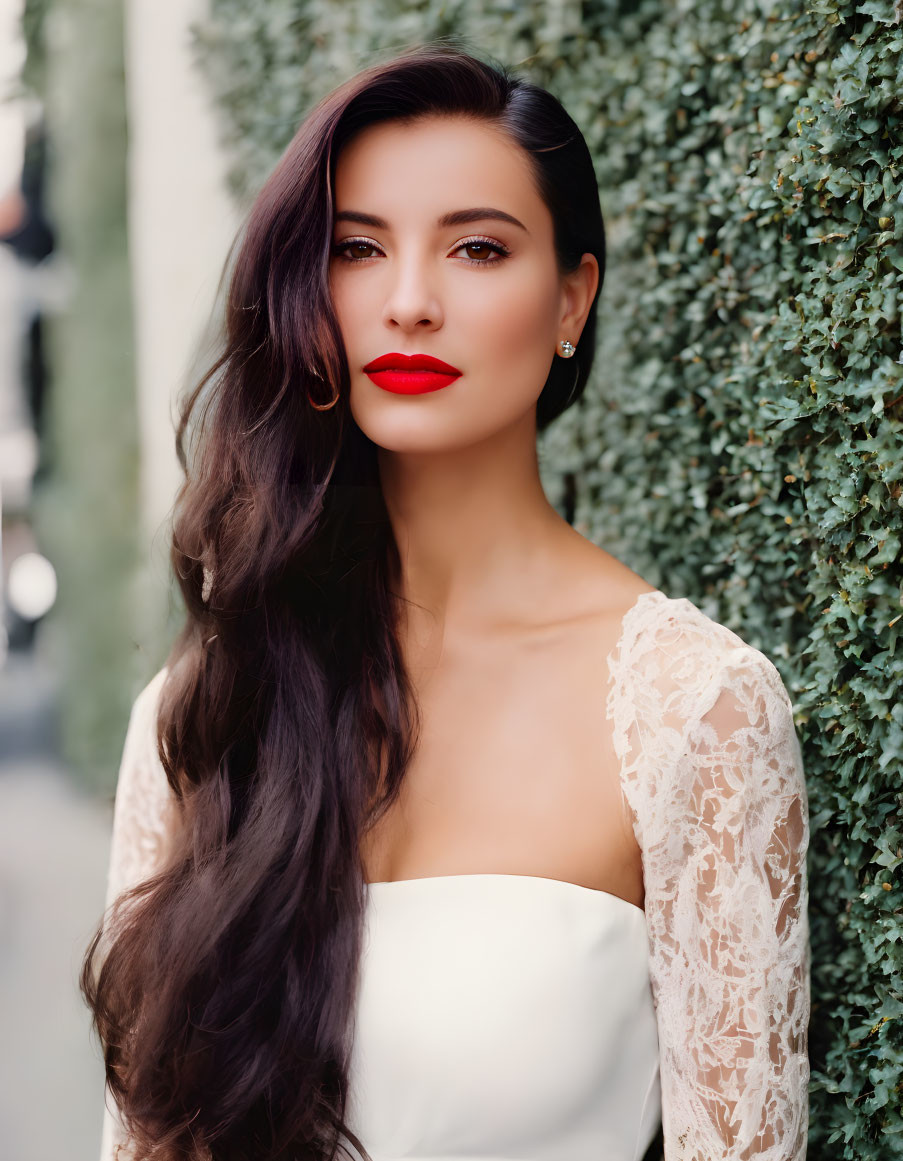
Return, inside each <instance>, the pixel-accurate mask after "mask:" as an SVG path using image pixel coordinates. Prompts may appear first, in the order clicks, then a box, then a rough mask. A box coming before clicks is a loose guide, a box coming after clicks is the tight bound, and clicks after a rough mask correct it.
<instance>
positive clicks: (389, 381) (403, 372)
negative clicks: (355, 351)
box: [364, 351, 462, 395]
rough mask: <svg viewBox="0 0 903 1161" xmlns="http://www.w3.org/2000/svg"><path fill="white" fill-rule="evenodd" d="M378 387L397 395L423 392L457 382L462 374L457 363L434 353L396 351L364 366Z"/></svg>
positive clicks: (366, 372) (420, 393) (436, 389)
mask: <svg viewBox="0 0 903 1161" xmlns="http://www.w3.org/2000/svg"><path fill="white" fill-rule="evenodd" d="M364 372H365V374H367V375H369V376H370V378H371V379H372V380H373V382H374V383H375V384H376V385H377V387H382V388H383V390H385V391H394V392H395V394H396V395H422V394H423V393H424V392H426V391H438V390H439V389H440V388H441V387H447V386H448V385H449V383H454V381H455V379H457V378H458V376H459V375H461V374H462V372H461V371H459V370H458V368H457V367H452V366H451V364H450V363H443V362H442V360H441V359H434V358H433V356H432V355H402V354H399V353H398V352H397V351H392V352H390V353H389V354H388V355H380V356H379V358H378V359H374V360H373V361H372V362H371V363H368V364H367V366H366V367H364Z"/></svg>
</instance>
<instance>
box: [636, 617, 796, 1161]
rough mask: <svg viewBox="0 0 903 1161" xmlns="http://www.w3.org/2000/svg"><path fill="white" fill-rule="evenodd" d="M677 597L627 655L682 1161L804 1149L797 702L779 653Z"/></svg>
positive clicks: (648, 883) (674, 1134)
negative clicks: (778, 664) (775, 656)
mask: <svg viewBox="0 0 903 1161" xmlns="http://www.w3.org/2000/svg"><path fill="white" fill-rule="evenodd" d="M670 605H671V606H672V607H671V609H670V610H669V614H670V615H668V616H667V617H665V618H663V619H661V620H659V621H658V622H656V623H653V624H648V625H647V627H646V632H645V633H644V634H640V635H638V636H637V637H636V638H635V639H634V642H633V645H634V650H633V654H632V655H630V654H628V655H626V656H625V655H623V654H622V657H621V664H622V667H623V668H624V672H622V677H626V676H627V675H628V674H627V672H626V671H627V670H628V669H629V676H630V678H631V684H630V689H631V693H632V695H633V696H632V697H630V698H626V699H623V700H622V701H621V702H620V703H619V704H618V705H617V706H616V710H617V712H616V718H615V722H616V735H617V738H618V741H619V744H620V745H621V747H622V748H623V752H624V755H625V759H626V760H625V763H624V767H623V769H624V778H623V789H624V793H625V801H626V804H627V806H628V807H629V808H630V816H631V823H632V825H633V827H634V832H635V834H636V835H637V839H638V841H639V843H640V846H641V848H642V854H643V876H644V883H645V911H646V917H647V929H648V934H649V952H650V980H651V984H652V991H653V997H654V1002H655V1008H656V1017H657V1025H658V1035H659V1058H660V1074H661V1094H662V1126H663V1134H664V1145H665V1161H750V1159H752V1158H755V1159H756V1161H804V1158H805V1156H806V1141H807V1130H808V1082H809V1060H808V1054H807V1048H808V1022H809V971H810V950H809V928H808V915H807V903H808V888H807V877H806V853H807V848H808V842H809V818H808V800H807V793H806V785H805V779H804V773H803V767H802V759H801V753H800V747H799V742H798V739H797V735H796V732H795V729H794V724H793V716H792V707H791V703H790V699H789V697H788V695H787V691H786V689H785V688H784V685H783V682H782V681H781V678H780V675H779V673H778V671H777V669H776V668H775V666H774V665H773V664H772V662H771V661H770V660H769V659H768V658H767V657H766V656H765V655H764V654H763V653H761V652H759V651H758V650H756V649H754V648H752V647H751V646H749V645H747V644H746V643H744V642H743V641H742V640H741V638H739V637H738V636H737V635H736V634H734V633H732V632H731V631H730V630H728V629H727V628H726V627H724V626H721V625H719V624H718V623H717V622H715V621H713V620H711V619H710V618H708V617H706V616H705V615H704V614H702V613H701V612H700V611H699V610H697V609H696V608H695V606H693V605H691V604H690V602H688V601H686V600H683V599H681V600H680V601H672V602H670ZM629 703H632V709H631V705H630V704H629ZM628 747H629V748H628Z"/></svg>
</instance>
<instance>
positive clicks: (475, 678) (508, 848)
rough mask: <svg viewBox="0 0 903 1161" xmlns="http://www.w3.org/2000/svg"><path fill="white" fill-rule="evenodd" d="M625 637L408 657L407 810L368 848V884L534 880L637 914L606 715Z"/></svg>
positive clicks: (589, 634) (415, 647) (585, 628)
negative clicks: (571, 886)
mask: <svg viewBox="0 0 903 1161" xmlns="http://www.w3.org/2000/svg"><path fill="white" fill-rule="evenodd" d="M619 625H620V619H619V618H615V617H605V616H603V617H599V618H594V619H593V620H592V622H591V623H581V624H579V625H575V626H570V627H568V628H567V629H558V630H549V631H545V632H540V633H536V634H532V635H529V636H527V637H525V638H521V639H519V640H517V641H516V642H511V641H501V642H498V641H496V642H489V641H485V642H483V643H482V644H481V646H480V647H479V648H474V647H470V648H466V647H460V646H459V647H454V646H451V645H448V644H446V643H440V642H437V641H436V640H435V639H433V640H427V641H426V642H421V643H419V644H417V643H413V642H408V643H407V644H406V653H407V663H408V669H409V672H410V674H411V677H412V680H413V682H414V685H415V689H416V692H417V699H418V705H419V707H420V718H421V732H420V737H419V742H418V744H417V748H416V750H415V754H414V757H413V759H412V761H411V764H410V765H409V767H408V770H407V772H406V774H405V779H404V783H403V786H402V791H401V795H400V797H399V799H398V801H397V802H396V803H395V804H393V806H392V807H391V808H390V809H389V811H388V813H387V814H385V815H384V816H383V817H382V818H381V819H380V820H379V821H378V823H376V824H375V826H374V827H373V828H372V829H371V831H370V832H368V834H367V836H366V837H365V840H364V844H363V848H362V854H363V859H364V864H365V868H366V877H367V880H368V881H369V882H384V881H392V880H395V879H413V878H422V877H429V876H433V875H452V874H454V875H459V874H476V873H484V872H491V873H501V874H528V875H538V876H542V877H548V878H555V879H563V880H566V881H570V882H574V883H579V884H582V885H583V886H587V887H590V888H593V889H596V890H606V891H611V892H613V893H615V894H619V895H621V896H622V897H624V898H628V899H629V900H630V901H631V902H634V903H636V904H637V905H641V901H642V876H641V869H640V852H639V849H638V847H637V845H636V841H635V838H634V836H633V834H632V831H630V830H629V827H628V825H627V823H626V820H625V816H624V813H623V807H622V802H621V796H620V783H619V763H618V759H617V756H616V754H615V751H614V746H613V740H612V732H611V723H610V722H609V721H608V720H607V718H606V712H605V701H606V695H607V691H608V667H607V661H606V657H607V654H608V652H609V651H610V650H611V649H612V648H613V647H614V645H615V643H616V637H617V632H618V628H619Z"/></svg>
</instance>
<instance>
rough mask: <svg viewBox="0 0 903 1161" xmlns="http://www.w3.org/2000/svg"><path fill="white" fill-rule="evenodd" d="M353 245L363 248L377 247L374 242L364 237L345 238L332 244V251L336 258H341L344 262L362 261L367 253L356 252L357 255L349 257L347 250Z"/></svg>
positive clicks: (374, 248)
mask: <svg viewBox="0 0 903 1161" xmlns="http://www.w3.org/2000/svg"><path fill="white" fill-rule="evenodd" d="M355 247H357V248H358V249H364V250H377V249H379V247H378V246H377V245H376V243H375V242H368V241H367V239H366V238H346V240H345V241H344V242H337V243H336V244H335V246H333V248H332V252H333V254H335V256H336V257H337V258H342V259H343V260H344V261H345V262H363V261H365V260H366V259H367V258H369V257H370V255H369V254H363V255H361V254H358V255H357V257H351V256H350V255H349V254H348V251H349V250H353V249H354V248H355Z"/></svg>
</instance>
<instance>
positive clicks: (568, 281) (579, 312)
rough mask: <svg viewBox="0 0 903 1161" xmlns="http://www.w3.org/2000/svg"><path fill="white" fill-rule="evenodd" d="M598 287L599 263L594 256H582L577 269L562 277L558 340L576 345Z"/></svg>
mask: <svg viewBox="0 0 903 1161" xmlns="http://www.w3.org/2000/svg"><path fill="white" fill-rule="evenodd" d="M598 285H599V263H598V262H597V261H596V257H595V255H594V254H584V255H583V257H582V258H581V259H580V265H579V266H578V267H577V269H576V270H573V271H571V273H570V274H565V275H564V276H563V277H562V287H561V307H562V314H561V319H560V322H559V326H558V338H559V339H569V340H570V341H571V342H572V343H573V344H574V346H576V345H577V341H578V340H579V338H580V335H581V334H582V333H583V327H584V325H585V323H586V319H587V315H588V314H589V308H590V307H591V306H592V302H593V298H594V296H595V293H596V289H597V287H598Z"/></svg>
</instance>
